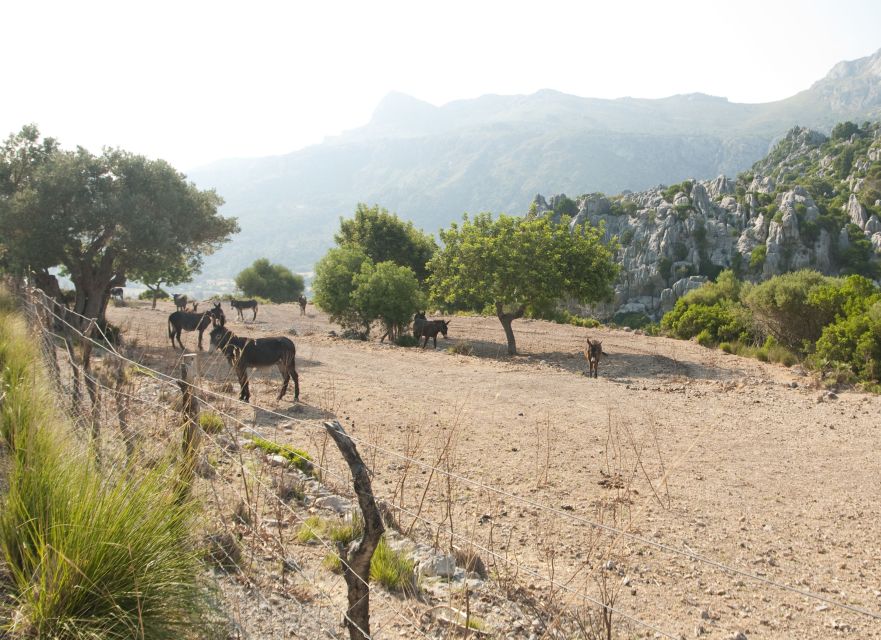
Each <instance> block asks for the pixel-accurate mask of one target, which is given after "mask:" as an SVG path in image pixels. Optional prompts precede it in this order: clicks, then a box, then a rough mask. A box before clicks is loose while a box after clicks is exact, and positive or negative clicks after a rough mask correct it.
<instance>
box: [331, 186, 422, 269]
mask: <svg viewBox="0 0 881 640" xmlns="http://www.w3.org/2000/svg"><path fill="white" fill-rule="evenodd" d="M334 239H335V240H336V243H337V245H339V246H340V247H343V246H352V247H357V248H359V249H360V250H361V251H363V252H364V254H365V255H366V256H367V257H368V258H370V260H372V261H373V262H374V263H380V262H388V261H391V262H394V263H395V264H398V265H401V266H405V267H409V268H410V269H412V271H413V273H415V274H416V277H417V279H418V280H419V282H423V281H424V280H425V278H426V277H427V276H428V270H427V267H426V264H427V263H428V261H429V259H431V256H432V255H434V252H435V251H436V250H437V243H435V241H434V238H432V237H431V236H430V235H428V234H426V233H424V232H423V231H421V230H419V229H416V228H415V227H414V226H413V223H412V222H404V221H403V220H401V219H399V218H398V216H396V215H395V214H393V213H389V212H388V211H387V210H386V209H383V208H380V207H379V206H378V205H374V206H373V207H368V206H367V205H366V204H363V203H359V204H358V205H357V207H356V208H355V215H354V217H353V218H351V219H342V218H341V219H340V230H339V233H337V234H336V235H335V236H334Z"/></svg>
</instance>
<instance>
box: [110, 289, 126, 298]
mask: <svg viewBox="0 0 881 640" xmlns="http://www.w3.org/2000/svg"><path fill="white" fill-rule="evenodd" d="M123 293H124V292H123V289H122V287H112V288H111V289H110V297H111V298H113V299H115V300H119V301H120V302H122V297H123Z"/></svg>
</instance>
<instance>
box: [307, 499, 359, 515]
mask: <svg viewBox="0 0 881 640" xmlns="http://www.w3.org/2000/svg"><path fill="white" fill-rule="evenodd" d="M315 506H316V507H320V508H322V509H330V510H331V511H336V512H337V513H347V512H349V511H351V509H352V503H351V502H350V501H349V500H347V499H346V498H342V497H340V496H334V495H329V496H322V497H321V498H318V499H317V500H315Z"/></svg>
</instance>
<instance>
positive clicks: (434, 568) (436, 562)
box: [417, 554, 456, 578]
mask: <svg viewBox="0 0 881 640" xmlns="http://www.w3.org/2000/svg"><path fill="white" fill-rule="evenodd" d="M417 570H418V572H419V575H421V576H425V577H433V576H436V577H438V578H452V577H453V576H454V575H455V574H456V559H455V558H454V557H453V556H451V555H445V554H444V555H435V556H432V557H430V558H428V559H426V560H423V561H422V562H420V563H419V565H418V567H417Z"/></svg>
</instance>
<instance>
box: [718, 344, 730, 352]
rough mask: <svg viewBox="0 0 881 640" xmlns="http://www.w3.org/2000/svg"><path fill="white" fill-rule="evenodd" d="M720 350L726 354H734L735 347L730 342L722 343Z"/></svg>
mask: <svg viewBox="0 0 881 640" xmlns="http://www.w3.org/2000/svg"><path fill="white" fill-rule="evenodd" d="M719 348H720V349H721V350H722V351H724V352H725V353H734V347H733V346H732V345H731V343H730V342H720V343H719Z"/></svg>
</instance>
